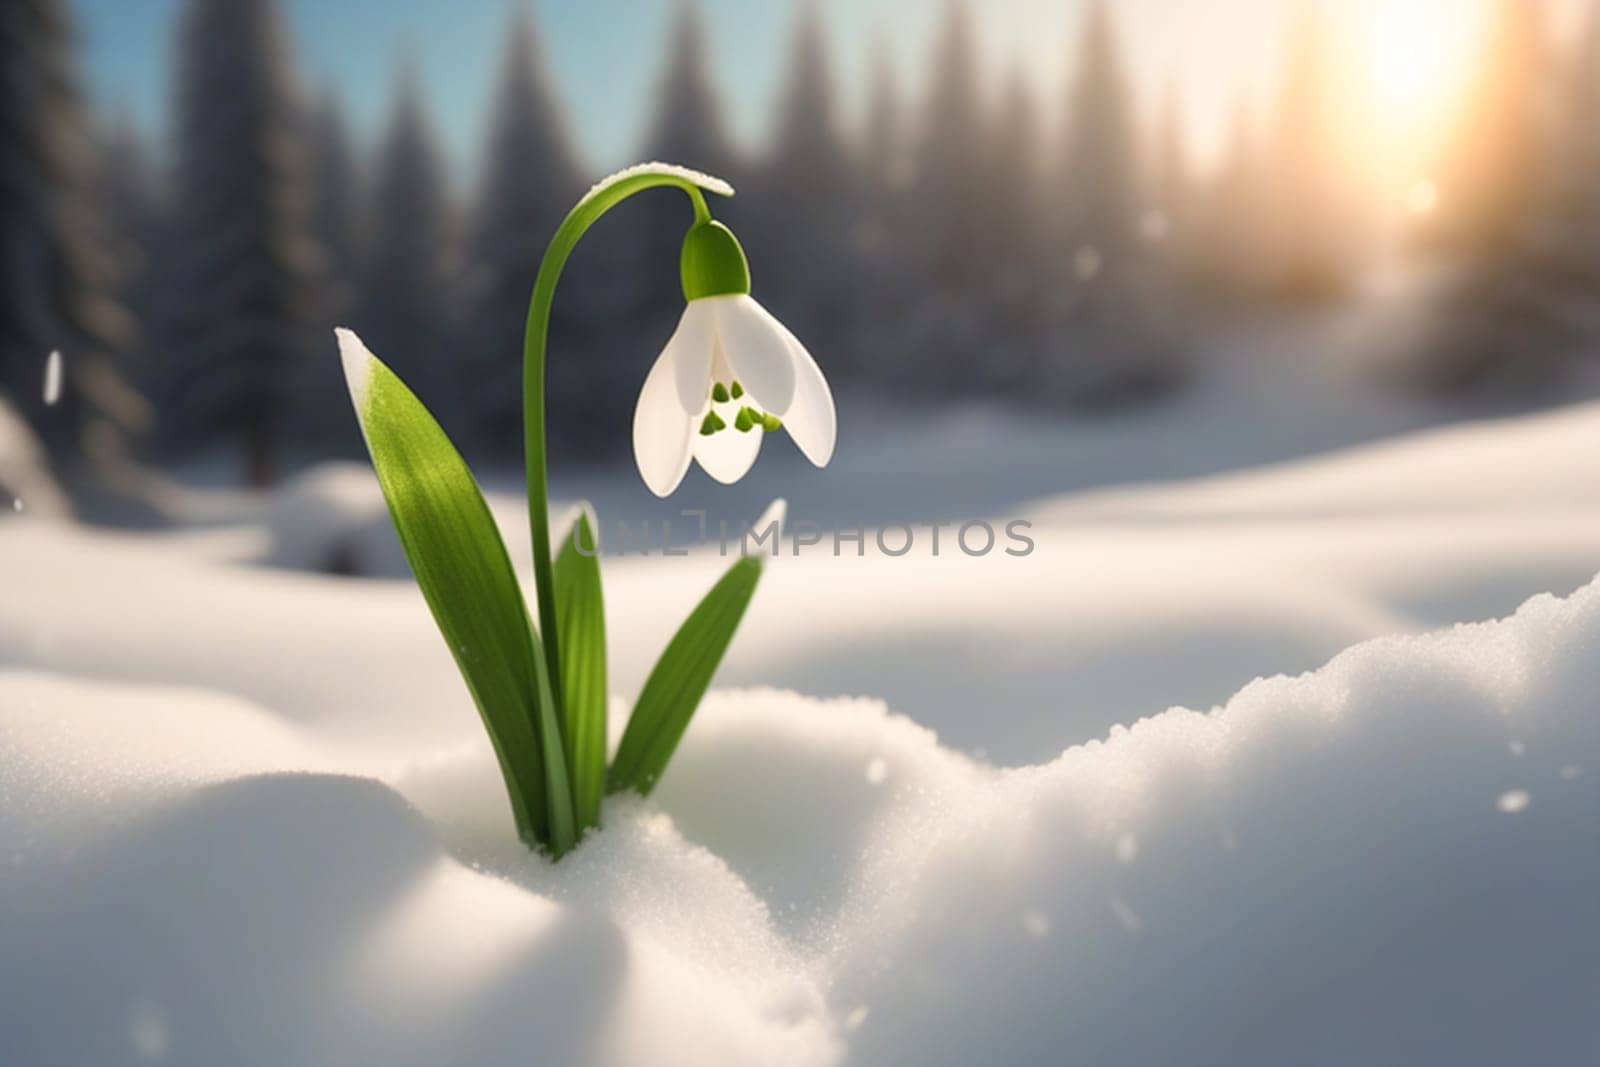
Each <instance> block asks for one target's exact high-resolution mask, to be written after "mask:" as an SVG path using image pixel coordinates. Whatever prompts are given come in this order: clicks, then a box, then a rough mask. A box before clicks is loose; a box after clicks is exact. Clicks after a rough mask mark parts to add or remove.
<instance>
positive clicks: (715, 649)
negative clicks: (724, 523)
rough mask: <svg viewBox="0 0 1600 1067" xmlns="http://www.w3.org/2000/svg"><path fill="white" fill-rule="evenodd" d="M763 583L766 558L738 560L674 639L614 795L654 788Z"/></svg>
mask: <svg viewBox="0 0 1600 1067" xmlns="http://www.w3.org/2000/svg"><path fill="white" fill-rule="evenodd" d="M760 580H761V557H759V556H746V557H743V558H741V559H739V560H738V561H737V562H735V563H734V564H733V566H731V567H729V568H728V572H727V573H726V574H724V575H723V576H722V580H721V581H719V582H718V583H717V584H716V585H715V586H713V587H712V588H711V592H709V593H707V594H706V597H705V599H704V600H702V601H700V605H699V606H698V607H697V608H695V609H694V611H693V612H691V613H690V615H689V618H688V619H687V620H685V622H684V624H683V625H682V626H681V627H680V628H679V629H678V632H677V633H676V634H675V635H674V636H673V638H672V641H671V642H670V643H669V644H668V645H667V650H666V651H665V652H663V653H662V654H661V659H660V660H659V661H657V663H656V665H655V669H654V670H652V671H651V672H650V677H649V679H648V680H646V681H645V683H644V689H643V690H642V691H640V693H639V702H638V703H637V704H636V705H634V709H633V715H632V716H631V717H630V718H629V719H628V728H627V729H626V730H625V731H624V732H623V734H622V743H621V744H620V745H619V746H618V747H617V758H616V759H615V760H613V761H612V764H611V774H610V777H609V780H608V781H609V785H610V788H611V791H612V792H621V791H623V790H625V789H633V790H636V791H637V792H639V793H649V792H650V790H651V789H653V788H654V787H655V784H656V782H657V780H658V779H660V777H661V772H662V771H664V770H666V767H667V762H668V761H669V760H670V759H672V754H673V752H674V751H676V750H677V747H678V742H679V741H680V740H682V738H683V732H684V731H685V730H687V729H688V728H689V720H690V719H691V718H692V717H693V716H694V713H695V709H696V708H698V707H699V706H700V698H701V697H703V696H705V693H706V689H707V688H708V687H709V686H710V685H711V677H712V675H714V674H715V673H716V671H717V666H718V664H720V663H721V662H722V655H723V653H724V652H726V651H727V650H728V643H729V642H730V641H732V640H733V632H734V631H735V630H737V629H738V628H739V620H741V619H743V618H744V611H745V608H746V607H748V606H749V604H750V597H751V596H752V595H754V593H755V591H756V583H757V582H759V581H760Z"/></svg>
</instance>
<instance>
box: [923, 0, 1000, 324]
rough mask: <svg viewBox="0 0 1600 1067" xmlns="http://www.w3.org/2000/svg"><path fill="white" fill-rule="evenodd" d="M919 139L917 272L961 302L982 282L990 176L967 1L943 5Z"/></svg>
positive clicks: (985, 276) (984, 279) (943, 293)
mask: <svg viewBox="0 0 1600 1067" xmlns="http://www.w3.org/2000/svg"><path fill="white" fill-rule="evenodd" d="M930 84H931V90H930V92H929V96H928V101H927V109H926V111H925V113H924V114H923V116H922V123H921V126H922V128H921V131H920V133H919V137H918V149H917V153H916V155H917V162H916V183H917V184H916V188H915V191H914V194H913V196H914V199H915V202H916V204H917V208H918V218H919V220H920V227H919V228H920V229H921V230H922V241H921V243H922V245H923V246H924V254H925V263H924V271H925V273H926V275H927V276H928V278H929V280H930V282H931V285H932V287H933V289H934V291H935V292H936V294H937V299H938V300H940V301H941V302H944V301H946V300H950V299H954V300H956V301H958V302H959V301H964V300H966V299H967V298H968V297H970V296H971V288H972V286H973V285H979V286H981V285H983V284H985V283H986V282H987V281H988V270H987V267H988V264H987V263H986V262H985V261H984V257H983V256H982V252H983V251H984V250H985V249H986V248H987V246H988V243H989V235H988V224H987V222H986V220H985V213H986V207H987V205H988V190H987V189H986V188H985V183H986V182H987V180H988V179H989V177H990V175H989V173H988V169H987V165H986V153H985V149H986V148H987V147H988V146H987V145H986V144H985V140H986V130H985V128H984V118H985V115H984V108H983V95H982V91H981V88H980V78H979V68H978V44H977V37H976V34H975V32H974V30H973V22H972V12H971V9H970V7H969V5H968V4H967V2H966V0H949V2H948V3H947V4H946V6H945V14H944V21H943V23H942V26H941V28H940V30H939V33H938V39H937V43H936V44H935V45H934V53H933V66H932V75H931V78H930Z"/></svg>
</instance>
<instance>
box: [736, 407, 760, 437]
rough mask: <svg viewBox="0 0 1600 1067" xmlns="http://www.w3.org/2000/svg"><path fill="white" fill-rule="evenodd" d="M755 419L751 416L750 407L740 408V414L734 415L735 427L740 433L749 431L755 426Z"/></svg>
mask: <svg viewBox="0 0 1600 1067" xmlns="http://www.w3.org/2000/svg"><path fill="white" fill-rule="evenodd" d="M755 424H756V423H755V420H754V419H752V418H751V417H750V409H749V408H740V409H739V414H737V415H735V416H734V417H733V428H734V429H735V430H738V431H739V432H740V433H749V432H750V431H751V430H752V429H754V428H755Z"/></svg>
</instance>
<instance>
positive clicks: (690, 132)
mask: <svg viewBox="0 0 1600 1067" xmlns="http://www.w3.org/2000/svg"><path fill="white" fill-rule="evenodd" d="M668 33H669V36H668V44H667V59H666V66H665V68H664V69H663V72H662V75H661V77H660V80H659V81H658V82H657V88H656V90H655V93H654V100H655V107H654V111H653V113H652V115H651V118H650V121H649V124H648V126H647V132H646V134H645V138H644V155H643V156H642V158H644V159H653V160H661V161H663V162H666V163H681V164H683V165H685V166H690V167H694V168H695V169H697V170H704V171H709V172H710V173H712V174H715V175H718V176H719V177H722V178H726V179H727V180H728V181H730V182H731V183H733V186H734V188H735V189H738V190H740V191H741V193H743V192H749V191H750V190H748V189H747V188H746V187H747V185H748V183H747V182H746V180H745V179H746V177H747V170H746V168H745V166H744V164H743V161H742V160H741V159H740V157H739V154H738V153H737V152H736V150H735V148H734V144H733V141H732V138H731V137H730V135H729V133H728V128H727V122H726V119H725V116H724V113H723V107H722V102H721V100H720V99H719V97H718V95H717V90H716V87H715V85H714V82H713V79H712V74H711V52H710V46H709V43H708V40H707V35H706V27H705V20H704V18H703V16H702V13H701V10H700V5H699V4H698V3H697V0H678V3H677V4H676V10H675V13H674V15H673V20H672V25H671V28H670V30H669V31H668ZM741 200H742V196H741V197H736V198H734V199H733V200H731V201H727V202H725V203H718V204H717V207H716V213H717V217H718V218H720V219H722V220H723V221H725V222H727V223H728V225H730V226H732V227H733V230H734V232H735V233H743V232H744V227H743V225H742V220H744V219H746V218H748V212H747V211H746V210H745V206H744V204H743V203H741ZM627 210H628V212H629V219H630V222H629V223H628V224H627V225H628V226H629V228H630V232H629V233H628V234H626V235H623V234H621V232H620V230H618V231H616V232H617V235H618V238H620V239H621V240H623V241H625V243H626V245H627V247H626V248H625V249H623V248H620V247H617V248H616V250H615V251H614V252H612V254H613V255H617V256H620V257H625V260H624V261H625V262H627V263H630V264H632V265H631V266H630V267H628V269H627V271H626V274H627V276H628V277H629V278H630V279H631V280H632V281H633V282H634V286H633V288H632V291H631V299H630V305H631V306H630V309H629V313H628V314H626V315H625V316H623V317H622V318H621V320H620V326H621V333H622V336H621V337H620V338H619V341H618V343H617V346H616V347H618V348H621V349H623V350H625V351H628V352H630V354H631V353H633V352H634V350H637V349H640V348H645V349H649V348H651V346H652V345H654V346H656V347H659V345H660V343H661V342H663V341H664V340H665V339H666V337H667V335H668V334H669V333H670V332H671V330H672V327H673V325H674V324H675V323H676V322H677V317H678V315H679V314H680V313H681V312H682V311H683V292H682V290H681V288H680V286H679V284H678V275H677V272H676V271H674V270H663V269H662V264H672V263H676V262H677V261H678V254H679V252H680V251H681V249H682V246H683V235H684V232H685V231H686V230H687V229H688V225H689V222H690V219H691V217H690V215H689V209H688V206H687V205H686V204H685V203H684V202H683V198H682V197H675V196H666V195H664V194H663V195H661V196H651V197H641V198H640V202H639V203H638V204H637V205H631V204H630V205H629V207H628V209H627ZM602 225H604V224H602ZM619 225H620V224H619ZM754 269H755V272H756V273H755V278H754V282H755V284H756V285H762V284H763V283H762V281H761V271H762V270H763V269H770V268H764V267H763V265H761V264H756V265H755V267H754Z"/></svg>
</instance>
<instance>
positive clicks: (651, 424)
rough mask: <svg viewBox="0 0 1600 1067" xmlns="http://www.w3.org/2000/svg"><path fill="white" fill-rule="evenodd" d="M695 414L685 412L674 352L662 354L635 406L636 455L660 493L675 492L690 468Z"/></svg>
mask: <svg viewBox="0 0 1600 1067" xmlns="http://www.w3.org/2000/svg"><path fill="white" fill-rule="evenodd" d="M693 428H694V419H693V416H690V415H686V414H684V411H683V405H682V404H680V403H679V402H678V390H677V387H676V386H675V385H674V384H673V361H672V351H671V348H670V346H669V348H668V350H667V351H664V352H662V353H661V356H660V357H659V358H658V359H657V360H656V365H655V366H654V367H651V368H650V373H649V375H648V376H647V377H646V378H645V380H644V388H643V389H641V390H639V404H638V406H637V407H635V408H634V409H633V458H634V460H635V461H637V462H638V464H639V476H640V477H642V478H643V479H644V484H645V485H647V486H649V487H650V491H651V492H652V493H654V494H655V495H656V496H660V497H665V496H670V495H672V491H673V490H674V489H676V488H678V485H679V483H680V482H682V481H683V476H684V473H685V472H687V471H688V469H689V437H690V434H691V433H692V431H693Z"/></svg>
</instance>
